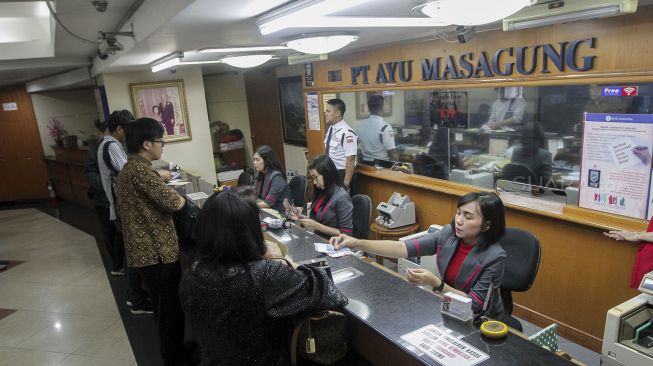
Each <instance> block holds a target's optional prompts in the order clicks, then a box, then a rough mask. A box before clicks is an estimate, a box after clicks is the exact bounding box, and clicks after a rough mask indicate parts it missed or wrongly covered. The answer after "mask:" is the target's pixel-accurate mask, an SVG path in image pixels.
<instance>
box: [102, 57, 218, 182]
mask: <svg viewBox="0 0 653 366" xmlns="http://www.w3.org/2000/svg"><path fill="white" fill-rule="evenodd" d="M166 80H183V81H184V90H185V92H186V103H187V104H188V106H187V107H188V119H189V123H190V130H191V134H192V139H191V140H187V141H178V142H171V143H169V144H166V146H165V148H164V149H163V156H162V159H163V160H166V161H169V162H170V161H172V162H174V163H175V164H177V165H179V166H181V167H182V169H184V170H186V171H189V172H192V173H194V174H198V175H200V176H202V177H203V178H204V179H205V180H207V181H208V182H211V183H216V174H215V165H214V164H213V149H212V147H211V137H210V134H209V117H208V114H207V108H206V99H205V98H206V97H205V95H204V81H203V79H202V69H201V68H200V67H199V66H193V67H190V66H185V67H179V68H178V69H177V73H176V74H171V73H170V72H169V71H161V72H158V73H153V72H151V71H149V70H147V71H136V72H125V73H117V74H104V75H102V78H101V81H100V82H101V83H103V84H104V87H105V90H106V93H107V102H108V103H109V110H111V111H113V110H117V109H128V110H130V111H133V110H134V108H133V106H132V102H131V97H130V90H129V84H130V83H142V82H151V81H166ZM94 103H95V102H94ZM94 108H95V107H94Z"/></svg>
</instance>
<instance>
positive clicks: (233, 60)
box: [220, 55, 272, 69]
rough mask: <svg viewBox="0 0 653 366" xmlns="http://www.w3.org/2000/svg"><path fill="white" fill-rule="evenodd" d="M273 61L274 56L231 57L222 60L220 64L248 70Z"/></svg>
mask: <svg viewBox="0 0 653 366" xmlns="http://www.w3.org/2000/svg"><path fill="white" fill-rule="evenodd" d="M271 59H272V55H244V56H229V57H224V58H222V59H220V62H223V63H225V64H227V65H231V66H233V67H239V68H241V69H246V68H249V67H256V66H259V65H263V64H264V63H266V62H268V61H269V60H271Z"/></svg>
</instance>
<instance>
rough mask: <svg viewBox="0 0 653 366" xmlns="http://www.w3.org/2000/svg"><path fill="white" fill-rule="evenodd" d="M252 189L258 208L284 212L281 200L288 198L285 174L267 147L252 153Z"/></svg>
mask: <svg viewBox="0 0 653 366" xmlns="http://www.w3.org/2000/svg"><path fill="white" fill-rule="evenodd" d="M254 169H255V170H256V177H255V178H254V188H255V189H256V194H257V196H258V198H259V201H258V206H259V207H260V208H273V209H275V210H277V211H279V212H284V206H283V200H284V199H286V198H289V197H290V188H289V187H288V183H287V181H286V174H285V173H284V172H283V169H281V163H279V159H277V155H276V154H275V153H274V151H273V150H272V148H271V147H270V146H268V145H263V146H260V147H259V148H258V149H256V152H255V153H254Z"/></svg>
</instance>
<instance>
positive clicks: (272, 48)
mask: <svg viewBox="0 0 653 366" xmlns="http://www.w3.org/2000/svg"><path fill="white" fill-rule="evenodd" d="M287 49H288V47H286V46H255V47H231V48H202V49H201V50H199V51H197V52H198V53H237V52H256V51H278V50H287Z"/></svg>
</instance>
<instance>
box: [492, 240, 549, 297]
mask: <svg viewBox="0 0 653 366" xmlns="http://www.w3.org/2000/svg"><path fill="white" fill-rule="evenodd" d="M499 243H500V244H501V247H502V248H503V249H504V250H505V251H506V253H507V254H508V257H507V258H506V267H505V270H504V273H503V282H502V283H501V288H502V289H505V290H510V291H517V292H523V291H526V290H528V289H529V288H531V286H532V285H533V282H534V281H535V277H536V276H537V270H538V269H539V267H540V257H541V255H542V252H541V248H540V241H539V240H538V239H537V237H535V235H533V234H531V233H529V232H528V231H524V230H522V229H517V228H506V233H505V235H504V236H503V237H501V239H500V240H499Z"/></svg>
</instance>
